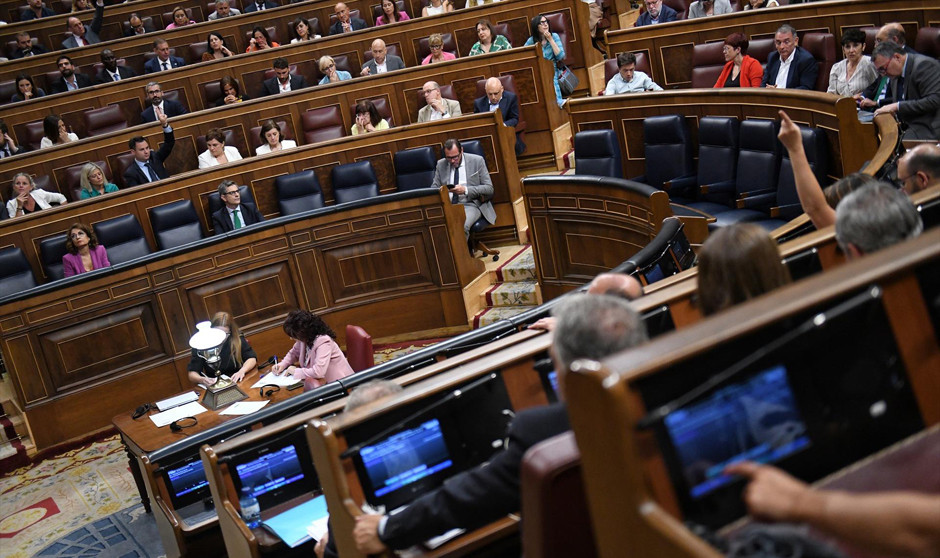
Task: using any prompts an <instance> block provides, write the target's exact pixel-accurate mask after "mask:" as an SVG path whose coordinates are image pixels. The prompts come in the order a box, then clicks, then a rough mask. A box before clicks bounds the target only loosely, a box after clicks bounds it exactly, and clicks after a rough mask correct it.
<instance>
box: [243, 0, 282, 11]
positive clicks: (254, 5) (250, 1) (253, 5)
mask: <svg viewBox="0 0 940 558" xmlns="http://www.w3.org/2000/svg"><path fill="white" fill-rule="evenodd" d="M245 2H247V3H248V5H246V6H245V9H244V10H242V11H243V12H245V13H251V12H257V11H258V6H257V3H256V2H255V1H254V0H245ZM277 7H278V5H277V4H275V3H274V2H270V1H268V0H265V2H264V9H265V10H270V9H272V8H277Z"/></svg>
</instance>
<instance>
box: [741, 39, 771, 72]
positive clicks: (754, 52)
mask: <svg viewBox="0 0 940 558" xmlns="http://www.w3.org/2000/svg"><path fill="white" fill-rule="evenodd" d="M772 52H776V49H775V48H774V38H773V37H769V38H767V39H752V40H750V41H748V45H747V55H748V56H750V57H751V58H754V59H756V60H757V61H758V62H760V65H761V66H767V58H768V57H769V56H770V53H772Z"/></svg>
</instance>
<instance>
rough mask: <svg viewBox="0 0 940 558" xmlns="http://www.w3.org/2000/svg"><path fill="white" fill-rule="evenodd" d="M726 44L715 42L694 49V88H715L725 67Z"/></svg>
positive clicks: (696, 46)
mask: <svg viewBox="0 0 940 558" xmlns="http://www.w3.org/2000/svg"><path fill="white" fill-rule="evenodd" d="M724 46H725V43H724V42H723V41H715V42H713V43H705V44H701V45H695V46H693V47H692V87H697V88H705V87H713V86H714V85H715V81H717V80H718V76H719V75H721V70H722V69H723V68H724V67H725V53H724Z"/></svg>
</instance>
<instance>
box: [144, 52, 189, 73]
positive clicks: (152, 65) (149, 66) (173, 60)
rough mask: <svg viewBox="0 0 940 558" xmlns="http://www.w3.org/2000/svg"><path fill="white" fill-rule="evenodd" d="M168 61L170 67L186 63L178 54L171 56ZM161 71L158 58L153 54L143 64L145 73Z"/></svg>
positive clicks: (178, 66) (181, 65)
mask: <svg viewBox="0 0 940 558" xmlns="http://www.w3.org/2000/svg"><path fill="white" fill-rule="evenodd" d="M169 62H170V68H171V69H172V68H181V67H183V66H185V65H186V61H185V60H183V59H182V58H180V57H179V56H171V57H170V60H169ZM162 71H163V70H161V69H160V58H159V57H157V56H154V57H153V58H151V59H150V60H147V63H146V64H144V73H145V74H153V73H156V72H162Z"/></svg>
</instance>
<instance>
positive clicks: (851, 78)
mask: <svg viewBox="0 0 940 558" xmlns="http://www.w3.org/2000/svg"><path fill="white" fill-rule="evenodd" d="M864 53H865V32H864V31H861V30H859V29H847V30H846V31H845V32H843V33H842V54H843V55H845V59H844V60H840V61H839V62H838V63H836V65H835V66H833V67H832V70H831V71H830V72H829V89H828V90H827V92H828V93H835V94H836V95H839V96H842V97H851V96H853V95H855V94H856V93H861V92H862V91H864V90H865V88H866V87H868V86H869V85H871V82H873V81H875V79H876V78H877V77H878V70H876V69H875V65H874V64H872V62H871V58H869V57H867V56H865V55H864Z"/></svg>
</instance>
